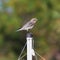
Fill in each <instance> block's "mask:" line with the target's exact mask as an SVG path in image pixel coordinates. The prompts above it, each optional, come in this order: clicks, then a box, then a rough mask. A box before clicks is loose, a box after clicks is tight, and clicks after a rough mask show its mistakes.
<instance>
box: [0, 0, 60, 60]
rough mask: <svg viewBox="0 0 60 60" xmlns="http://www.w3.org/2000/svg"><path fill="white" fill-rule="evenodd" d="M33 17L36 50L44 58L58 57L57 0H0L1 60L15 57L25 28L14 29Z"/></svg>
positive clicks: (59, 21) (59, 19)
mask: <svg viewBox="0 0 60 60" xmlns="http://www.w3.org/2000/svg"><path fill="white" fill-rule="evenodd" d="M34 17H35V18H37V19H38V21H37V23H36V24H35V27H34V28H33V29H32V30H30V32H32V33H33V38H34V41H35V49H36V51H37V52H38V53H39V54H40V55H42V56H43V57H44V58H45V59H46V60H60V0H0V60H17V58H18V56H19V54H20V53H21V50H22V48H23V46H24V44H25V43H26V33H27V32H26V31H21V32H16V30H17V29H19V28H21V27H22V26H23V25H24V24H25V23H26V22H27V21H29V20H30V19H31V18H34ZM25 52H26V51H25ZM39 59H40V58H39Z"/></svg>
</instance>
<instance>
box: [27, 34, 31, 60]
mask: <svg viewBox="0 0 60 60" xmlns="http://www.w3.org/2000/svg"><path fill="white" fill-rule="evenodd" d="M26 39H27V60H32V35H31V34H30V33H28V34H27V38H26Z"/></svg>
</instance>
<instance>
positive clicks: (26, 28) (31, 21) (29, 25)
mask: <svg viewBox="0 0 60 60" xmlns="http://www.w3.org/2000/svg"><path fill="white" fill-rule="evenodd" d="M36 21H37V18H32V19H31V20H30V21H28V22H27V23H26V24H25V25H24V26H23V27H22V28H21V29H19V30H17V31H21V30H26V31H28V30H29V29H32V28H33V27H34V24H35V23H36Z"/></svg>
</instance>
